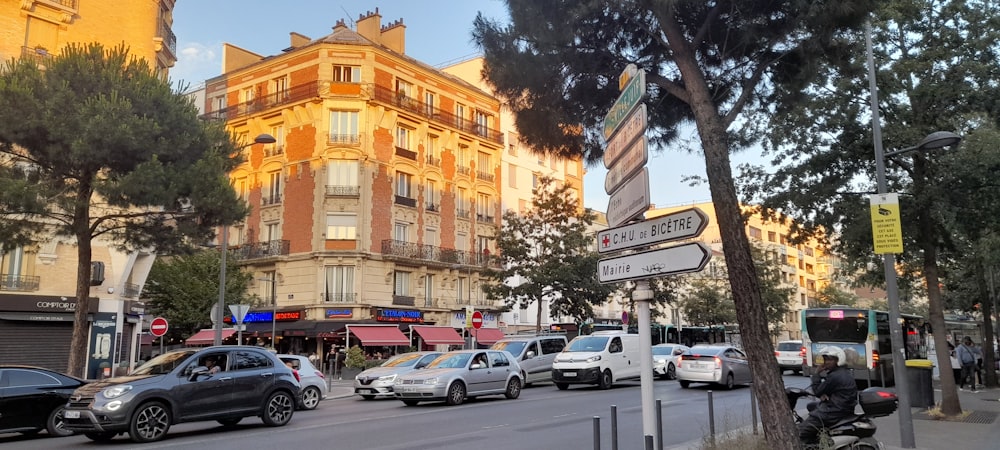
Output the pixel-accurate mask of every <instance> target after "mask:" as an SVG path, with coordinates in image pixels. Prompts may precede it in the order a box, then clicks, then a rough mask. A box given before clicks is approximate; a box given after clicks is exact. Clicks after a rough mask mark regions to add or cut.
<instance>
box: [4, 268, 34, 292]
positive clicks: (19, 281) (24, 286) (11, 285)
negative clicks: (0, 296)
mask: <svg viewBox="0 0 1000 450" xmlns="http://www.w3.org/2000/svg"><path fill="white" fill-rule="evenodd" d="M40 281H41V277H38V276H31V275H12V274H6V273H4V274H0V291H22V292H27V291H37V290H38V285H39V282H40Z"/></svg>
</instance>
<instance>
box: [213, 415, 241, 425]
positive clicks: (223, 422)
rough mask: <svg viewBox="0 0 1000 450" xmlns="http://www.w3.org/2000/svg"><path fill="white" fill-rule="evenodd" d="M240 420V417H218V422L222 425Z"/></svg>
mask: <svg viewBox="0 0 1000 450" xmlns="http://www.w3.org/2000/svg"><path fill="white" fill-rule="evenodd" d="M241 420H243V418H242V417H230V418H228V419H219V420H218V422H219V423H221V424H222V425H223V426H227V427H231V426H233V425H236V424H238V423H240V421H241Z"/></svg>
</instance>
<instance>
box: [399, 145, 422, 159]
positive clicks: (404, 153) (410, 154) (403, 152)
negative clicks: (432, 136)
mask: <svg viewBox="0 0 1000 450" xmlns="http://www.w3.org/2000/svg"><path fill="white" fill-rule="evenodd" d="M396 156H399V157H402V158H406V159H409V160H411V161H416V160H417V152H415V151H413V150H408V149H405V148H403V147H396Z"/></svg>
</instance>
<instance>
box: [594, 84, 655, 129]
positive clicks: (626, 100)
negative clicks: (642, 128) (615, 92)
mask: <svg viewBox="0 0 1000 450" xmlns="http://www.w3.org/2000/svg"><path fill="white" fill-rule="evenodd" d="M645 96H646V71H645V70H639V71H637V72H636V73H635V76H633V77H632V79H631V80H629V82H628V84H627V85H626V86H625V89H623V90H622V93H621V95H619V96H618V100H615V103H614V104H613V105H611V109H610V110H609V111H608V114H607V115H606V116H604V138H605V139H607V138H610V137H611V135H612V134H614V132H615V130H616V129H617V128H618V125H620V124H621V123H622V121H623V120H625V118H626V117H628V114H629V113H630V112H632V109H634V108H635V107H636V106H637V105H639V102H641V101H642V98H643V97H645Z"/></svg>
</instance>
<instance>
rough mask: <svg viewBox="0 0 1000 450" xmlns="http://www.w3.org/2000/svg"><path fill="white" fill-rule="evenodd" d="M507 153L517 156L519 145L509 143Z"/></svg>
mask: <svg viewBox="0 0 1000 450" xmlns="http://www.w3.org/2000/svg"><path fill="white" fill-rule="evenodd" d="M507 154H508V155H510V156H517V145H514V144H507Z"/></svg>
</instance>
